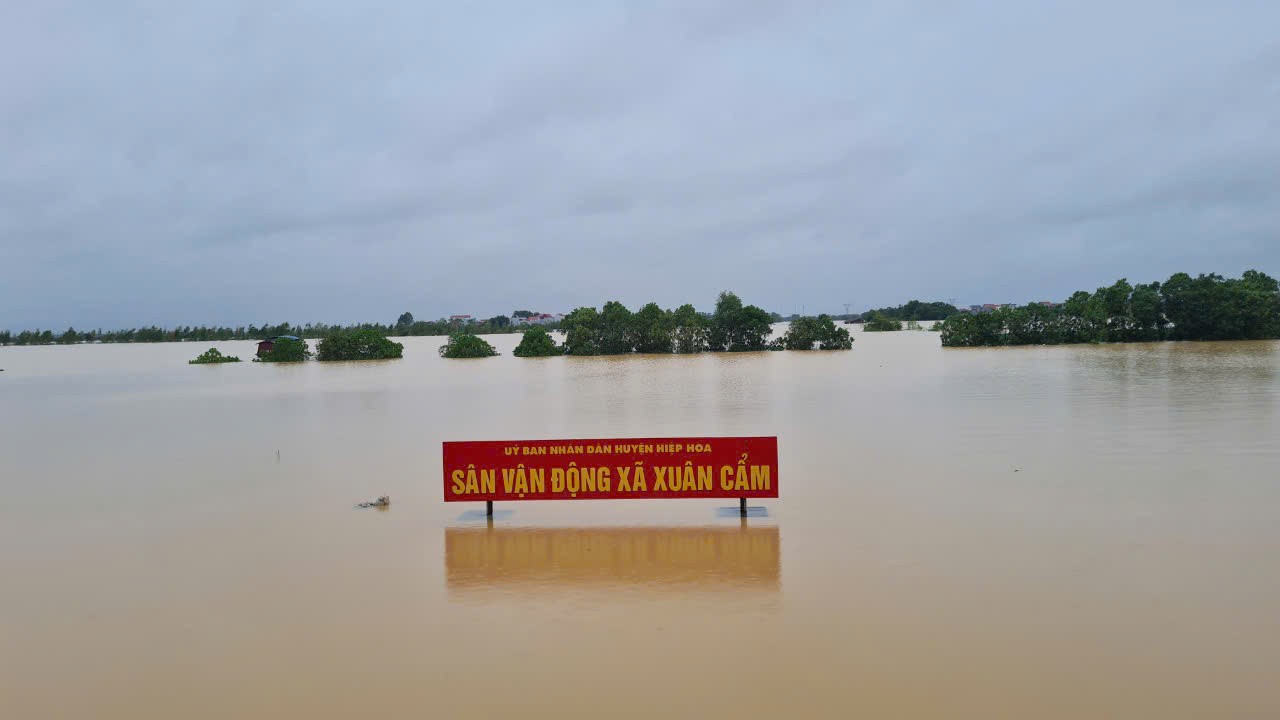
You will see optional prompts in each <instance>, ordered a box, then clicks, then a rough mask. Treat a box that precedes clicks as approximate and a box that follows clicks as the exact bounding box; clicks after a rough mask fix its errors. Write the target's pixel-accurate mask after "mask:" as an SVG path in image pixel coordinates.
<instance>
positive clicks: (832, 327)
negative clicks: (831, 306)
mask: <svg viewBox="0 0 1280 720" xmlns="http://www.w3.org/2000/svg"><path fill="white" fill-rule="evenodd" d="M815 346H816V347H817V349H819V350H850V349H852V348H853V338H852V337H851V336H850V335H849V331H848V330H846V329H844V328H842V327H838V326H837V325H836V324H835V321H834V320H832V319H831V316H830V315H819V316H818V317H808V316H804V317H798V318H796V319H795V320H792V321H791V326H790V327H788V328H787V332H786V333H784V334H783V335H782V337H780V338H778V340H777V341H776V347H777V348H779V349H782V350H813V349H814V347H815Z"/></svg>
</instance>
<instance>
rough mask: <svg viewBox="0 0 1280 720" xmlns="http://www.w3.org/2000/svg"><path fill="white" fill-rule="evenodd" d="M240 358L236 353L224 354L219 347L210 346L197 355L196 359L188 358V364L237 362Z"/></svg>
mask: <svg viewBox="0 0 1280 720" xmlns="http://www.w3.org/2000/svg"><path fill="white" fill-rule="evenodd" d="M237 362H240V358H238V357H236V356H235V355H223V354H222V353H221V352H219V351H218V349H217V348H209V349H208V350H205V351H204V352H202V353H200V354H199V355H197V356H196V359H195V360H188V361H187V364H188V365H215V364H219V363H237Z"/></svg>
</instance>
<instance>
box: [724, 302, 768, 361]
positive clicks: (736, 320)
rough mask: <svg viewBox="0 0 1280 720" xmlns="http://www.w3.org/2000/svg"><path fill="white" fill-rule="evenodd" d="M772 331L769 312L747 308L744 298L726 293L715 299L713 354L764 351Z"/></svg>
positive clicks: (751, 307) (752, 307) (754, 307)
mask: <svg viewBox="0 0 1280 720" xmlns="http://www.w3.org/2000/svg"><path fill="white" fill-rule="evenodd" d="M772 331H773V326H772V317H771V316H770V315H769V313H768V312H765V311H764V310H762V309H760V308H758V307H756V306H755V305H746V306H744V305H743V304H742V299H741V298H739V297H738V296H737V295H735V294H734V293H732V292H728V291H725V292H722V293H720V297H719V298H717V299H716V311H715V314H714V315H712V317H711V332H710V334H709V336H708V345H709V348H710V349H711V350H712V351H714V352H721V351H726V350H727V351H728V352H752V351H757V350H765V349H767V348H768V345H769V334H770V333H771V332H772Z"/></svg>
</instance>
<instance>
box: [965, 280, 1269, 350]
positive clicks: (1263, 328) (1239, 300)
mask: <svg viewBox="0 0 1280 720" xmlns="http://www.w3.org/2000/svg"><path fill="white" fill-rule="evenodd" d="M941 332H942V344H943V345H944V346H946V347H985V346H997V345H1065V344H1075V343H1111V342H1150V341H1157V340H1264V339H1280V283H1277V281H1276V280H1275V279H1274V278H1272V277H1270V276H1268V275H1266V274H1265V273H1262V272H1259V271H1257V270H1249V271H1247V272H1245V273H1244V274H1243V275H1242V276H1241V277H1240V278H1225V277H1223V276H1221V275H1218V274H1208V275H1205V274H1201V275H1199V276H1198V277H1194V278H1193V277H1191V276H1190V275H1188V274H1187V273H1176V274H1175V275H1173V276H1172V277H1170V278H1169V279H1168V280H1167V281H1165V282H1164V283H1159V282H1153V283H1148V284H1145V285H1142V284H1140V285H1131V284H1130V283H1129V281H1128V280H1126V279H1123V278H1122V279H1120V280H1118V281H1116V282H1115V283H1114V284H1112V285H1110V286H1108V287H1101V288H1098V289H1097V290H1096V291H1094V292H1092V293H1090V292H1087V291H1083V290H1081V291H1079V292H1077V293H1075V294H1074V295H1072V296H1071V297H1070V298H1068V299H1067V301H1066V302H1065V303H1063V304H1062V305H1058V306H1052V307H1050V306H1046V305H1041V304H1030V305H1026V306H1022V307H1003V308H999V309H997V310H993V311H991V312H981V313H957V314H954V315H952V316H951V317H948V318H947V319H946V320H945V321H944V322H943V323H942V331H941Z"/></svg>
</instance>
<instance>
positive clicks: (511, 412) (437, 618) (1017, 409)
mask: <svg viewBox="0 0 1280 720" xmlns="http://www.w3.org/2000/svg"><path fill="white" fill-rule="evenodd" d="M515 341H516V338H515V337H513V336H505V337H499V338H496V339H495V342H496V344H497V345H498V346H499V347H500V349H502V350H503V352H504V355H503V356H502V357H498V358H491V359H485V360H478V361H446V360H442V359H440V358H439V357H438V356H437V355H436V347H437V346H438V345H439V344H440V342H441V340H440V339H439V338H410V339H407V340H406V341H405V344H406V349H405V359H404V360H402V361H399V362H388V363H368V364H337V365H321V364H318V363H309V364H305V365H299V366H279V365H277V366H264V365H255V364H252V363H248V362H246V363H242V364H240V365H224V366H203V367H202V366H188V365H187V364H186V361H187V360H188V359H190V358H192V357H194V356H195V355H197V354H198V353H199V352H201V351H203V350H204V349H205V348H206V347H208V346H209V345H214V346H216V347H218V348H219V349H220V350H222V351H224V352H232V353H235V354H239V355H241V356H242V357H244V358H245V359H246V360H247V359H248V357H249V356H251V355H252V354H253V347H254V346H253V344H252V343H231V342H228V343H203V344H191V343H185V344H161V345H100V346H73V347H42V348H14V347H9V348H0V367H4V368H5V369H6V372H5V373H4V374H3V376H0V478H2V480H0V491H2V496H0V571H2V572H3V575H2V579H0V717H3V718H15V719H27V718H33V719H34V718H108V719H114V718H121V719H124V718H128V719H130V720H136V719H138V718H351V717H388V718H392V717H405V718H409V717H413V718H492V717H521V718H566V717H584V718H600V717H732V718H774V717H806V718H807V717H831V718H845V717H893V718H983V719H984V720H986V719H989V718H1005V717H1007V718H1033V717H1034V718H1086V717H1126V718H1138V717H1141V718H1162V719H1167V718H1204V717H1247V718H1263V717H1280V560H1278V558H1280V521H1278V519H1277V517H1278V513H1280V344H1277V343H1267V342H1260V343H1215V344H1172V343H1170V344H1158V345H1118V346H1106V347H1059V348H1022V349H1001V350H943V349H941V348H939V347H938V338H937V336H936V335H934V334H930V333H923V332H903V333H892V334H858V335H857V342H856V343H855V348H854V350H853V351H851V352H847V353H834V354H816V353H815V354H801V353H764V354H751V355H702V356H696V357H627V358H609V359H603V358H597V359H569V358H554V359H545V360H521V359H518V358H513V357H511V356H510V352H509V351H510V349H511V347H513V346H514V343H515ZM738 434H743V435H746V434H750V435H757V434H767V435H774V434H776V435H777V436H778V437H779V453H780V458H781V475H780V487H781V498H780V499H778V500H776V501H760V502H758V503H755V504H758V505H760V506H763V507H765V508H766V509H767V512H768V517H752V518H750V519H748V520H747V521H745V522H743V521H741V520H739V519H738V518H736V517H731V516H730V517H726V516H724V515H722V514H721V513H719V512H718V508H720V507H721V506H724V505H728V504H729V503H725V502H724V501H606V502H565V503H545V502H544V503H527V504H509V505H505V506H504V505H501V504H500V505H499V507H498V511H499V516H498V518H497V519H496V520H495V522H494V523H493V527H489V526H488V525H487V524H486V523H485V522H484V521H483V520H476V519H473V518H474V511H475V510H477V509H479V508H472V507H468V506H464V505H457V504H449V505H446V504H444V503H443V502H441V494H442V491H441V483H442V479H441V477H440V470H439V465H440V442H441V441H442V440H447V439H536V438H554V437H611V436H616V437H627V436H650V437H651V436H681V435H738ZM277 451H279V455H278V457H277ZM379 495H390V496H391V498H392V505H391V507H390V508H388V509H386V510H356V509H353V507H352V506H353V505H354V504H355V503H357V502H360V501H363V500H371V499H373V498H375V497H377V496H379Z"/></svg>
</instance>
